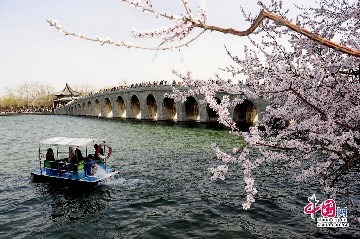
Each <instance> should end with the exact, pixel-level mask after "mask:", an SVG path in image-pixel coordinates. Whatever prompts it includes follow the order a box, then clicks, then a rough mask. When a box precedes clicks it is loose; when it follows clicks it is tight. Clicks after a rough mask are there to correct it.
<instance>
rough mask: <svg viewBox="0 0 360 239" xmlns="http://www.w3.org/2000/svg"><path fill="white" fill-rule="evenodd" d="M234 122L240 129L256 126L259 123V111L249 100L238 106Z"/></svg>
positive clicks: (235, 110)
mask: <svg viewBox="0 0 360 239" xmlns="http://www.w3.org/2000/svg"><path fill="white" fill-rule="evenodd" d="M233 120H234V121H235V122H236V124H237V125H238V126H239V127H244V126H245V127H246V126H252V125H255V124H256V122H257V121H258V111H257V109H256V107H255V105H254V104H253V103H252V102H251V101H250V100H247V99H245V100H244V101H243V103H241V104H238V105H236V107H235V109H234V114H233Z"/></svg>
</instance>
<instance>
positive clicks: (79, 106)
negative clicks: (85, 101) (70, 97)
mask: <svg viewBox="0 0 360 239" xmlns="http://www.w3.org/2000/svg"><path fill="white" fill-rule="evenodd" d="M77 106H78V107H77V112H76V115H81V112H82V108H81V104H80V103H78V105H77Z"/></svg>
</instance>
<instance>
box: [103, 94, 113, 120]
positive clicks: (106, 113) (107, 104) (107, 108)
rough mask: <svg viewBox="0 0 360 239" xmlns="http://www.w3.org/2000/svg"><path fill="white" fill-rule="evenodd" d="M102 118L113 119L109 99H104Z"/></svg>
mask: <svg viewBox="0 0 360 239" xmlns="http://www.w3.org/2000/svg"><path fill="white" fill-rule="evenodd" d="M104 117H106V118H112V117H113V109H112V104H111V101H110V99H109V98H105V100H104Z"/></svg>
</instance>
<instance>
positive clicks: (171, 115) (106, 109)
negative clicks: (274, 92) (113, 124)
mask: <svg viewBox="0 0 360 239" xmlns="http://www.w3.org/2000/svg"><path fill="white" fill-rule="evenodd" d="M188 89H189V88H184V87H179V90H188ZM165 93H172V87H171V86H158V87H141V88H129V89H125V90H124V89H122V90H116V91H107V92H103V93H97V94H92V95H87V96H84V97H81V98H78V99H76V100H74V101H72V102H70V103H69V104H67V105H66V106H64V107H62V108H57V109H55V114H60V115H74V116H89V117H102V118H123V119H139V120H168V121H197V122H214V121H216V120H217V118H218V115H217V114H216V112H214V111H213V110H212V109H211V108H210V107H209V106H208V104H207V103H202V101H201V98H198V97H199V96H190V97H188V98H187V100H186V101H185V102H184V103H182V102H178V101H175V100H174V99H170V98H164V95H165ZM222 96H223V95H222V94H218V95H217V96H216V100H217V102H218V103H220V102H221V99H222ZM200 97H201V96H200ZM266 105H267V103H266V102H265V101H264V100H261V99H256V100H252V99H246V100H244V102H243V103H242V104H238V105H236V106H235V107H233V108H231V109H230V117H232V118H233V119H234V120H235V121H236V122H237V123H240V124H241V123H243V124H248V125H254V124H255V123H256V122H257V121H258V120H260V119H261V117H262V113H263V112H265V107H266Z"/></svg>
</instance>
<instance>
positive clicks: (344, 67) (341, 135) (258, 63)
mask: <svg viewBox="0 0 360 239" xmlns="http://www.w3.org/2000/svg"><path fill="white" fill-rule="evenodd" d="M123 2H126V3H127V4H129V5H130V6H132V7H135V8H137V9H139V10H140V11H143V12H149V13H152V14H154V16H155V17H162V18H165V19H168V20H169V21H171V22H172V23H173V25H171V26H169V27H162V28H159V29H155V30H149V31H137V30H133V35H134V37H136V38H154V37H159V38H160V39H162V40H161V41H160V43H159V45H157V46H155V47H152V48H151V47H150V48H149V47H141V46H136V45H132V44H131V43H130V42H127V41H124V40H120V41H117V42H116V41H113V40H111V39H110V38H105V39H104V38H91V37H87V36H83V35H80V34H75V33H71V32H67V31H65V30H63V29H62V28H61V26H60V25H59V24H58V23H57V22H56V21H53V20H48V22H49V23H50V25H51V26H53V27H54V28H56V29H57V30H58V31H60V32H62V33H64V34H65V35H72V36H76V37H79V38H82V39H86V40H90V41H94V42H99V43H100V44H103V45H104V44H112V45H116V46H124V47H129V48H143V49H149V50H168V49H174V48H181V47H184V46H187V45H189V44H190V43H191V42H192V41H194V40H196V39H197V38H198V37H199V36H200V35H201V34H203V33H204V32H205V31H219V32H223V33H228V34H233V35H237V36H247V37H249V39H250V40H251V42H252V45H251V46H246V48H245V50H244V52H243V53H242V57H238V56H236V55H234V54H233V53H231V52H230V51H228V50H227V53H228V55H229V56H230V57H231V58H232V60H233V65H231V66H229V67H227V68H226V69H224V71H225V72H228V73H230V74H231V75H232V76H233V77H234V76H237V75H245V76H246V82H245V83H244V84H242V83H239V84H236V85H232V84H230V83H229V81H228V80H227V79H224V78H222V77H221V76H220V75H216V79H212V80H208V81H195V80H194V79H193V78H192V76H191V74H190V73H187V74H185V75H182V74H179V73H177V72H175V74H176V75H178V76H179V77H180V78H182V79H183V81H184V82H185V83H186V84H188V85H191V86H194V85H196V87H193V89H192V90H190V91H189V92H180V91H177V90H176V89H174V94H173V95H172V97H174V98H176V99H178V100H186V97H187V96H189V95H191V94H201V95H203V96H204V98H205V100H206V102H207V103H208V104H209V105H210V107H211V108H212V109H213V110H215V111H216V112H217V114H218V115H219V119H218V120H219V122H220V123H222V124H224V125H225V126H227V127H229V128H230V129H231V133H232V134H234V135H238V136H240V137H243V138H244V139H245V140H246V142H247V143H246V145H245V146H242V147H241V148H236V149H234V150H233V152H232V153H231V154H229V153H225V152H223V151H222V150H221V149H220V148H218V147H217V146H216V145H214V149H215V152H216V155H217V157H218V158H220V159H221V160H222V161H223V163H224V164H223V165H220V166H218V167H215V168H211V169H210V171H211V173H212V179H224V174H225V173H226V172H227V171H228V165H230V164H234V163H237V164H241V165H242V168H243V173H244V181H245V191H246V193H247V198H246V201H245V202H244V203H243V208H244V209H249V208H250V206H251V204H252V203H253V202H254V201H255V200H254V196H255V194H256V193H257V189H256V187H255V181H254V178H253V176H252V175H253V173H252V172H253V171H254V170H255V169H257V168H258V167H259V165H260V164H262V163H264V162H267V163H268V162H271V163H281V164H282V165H286V166H285V169H289V168H292V169H289V170H293V171H294V172H297V174H296V175H295V177H296V179H297V180H300V181H307V180H310V179H311V180H314V179H315V180H316V181H318V182H319V184H321V185H322V186H323V189H324V192H325V193H327V194H328V195H329V196H331V197H334V196H335V195H336V194H338V193H345V194H347V195H349V196H351V192H353V188H354V187H356V186H359V185H358V183H359V181H358V180H357V178H358V176H359V166H360V133H359V130H360V79H359V78H360V76H359V74H360V72H359V71H360V69H359V65H360V61H359V57H360V52H359V51H357V50H356V49H360V30H359V29H360V21H359V20H360V4H359V2H358V1H341V2H339V1H330V0H320V1H319V2H318V6H316V7H311V8H309V9H300V10H304V11H303V13H302V14H300V15H298V17H297V18H296V20H295V23H294V22H292V21H290V20H289V21H288V20H286V19H287V16H288V15H289V14H288V11H286V10H283V9H282V3H281V1H276V0H272V1H271V3H270V4H268V5H265V4H264V3H262V2H259V4H260V5H261V6H262V8H263V9H264V10H263V11H262V12H261V13H260V14H259V15H258V16H256V17H254V16H252V15H251V14H246V13H245V11H244V10H243V16H244V17H245V18H246V20H247V21H249V22H251V23H252V26H251V27H250V28H249V29H248V30H246V31H239V30H236V29H232V28H221V27H219V26H209V25H207V18H208V15H207V10H206V6H205V3H204V1H201V3H200V7H199V10H198V13H197V15H196V16H195V14H194V12H193V11H192V9H191V8H190V6H189V1H188V0H182V4H183V6H184V12H183V14H182V15H175V14H171V13H166V12H158V11H157V10H156V8H155V7H154V6H153V4H152V2H151V1H150V0H147V1H144V2H142V1H140V0H123ZM197 29H200V31H199V32H198V34H197V35H194V34H193V32H195V31H196V30H197ZM253 35H259V36H261V37H262V38H261V39H262V40H261V41H255V40H253V39H252V36H253ZM281 38H283V39H282V41H280V39H281ZM284 39H286V40H287V42H286V44H284ZM175 40H180V41H181V42H182V43H180V44H178V45H172V44H174V41H175ZM336 42H338V43H336ZM358 69H359V70H358ZM194 83H195V84H194ZM218 92H223V93H224V92H225V93H226V95H225V96H224V97H223V98H222V99H221V102H220V103H219V102H218V101H217V100H216V98H215V96H216V94H217V93H218ZM244 94H245V95H246V96H247V97H250V98H263V99H266V100H267V101H268V102H269V105H268V106H267V108H266V112H264V114H263V117H262V118H261V120H260V121H259V122H258V123H257V125H255V126H254V127H251V128H250V130H249V132H241V131H240V130H239V129H238V128H237V126H236V123H235V122H234V121H233V119H232V118H231V117H230V113H229V109H230V108H231V107H234V106H235V105H237V104H239V103H242V102H243V100H244ZM254 151H257V152H261V154H260V155H261V156H257V157H254V156H252V155H251V154H252V152H254ZM355 192H356V191H355Z"/></svg>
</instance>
